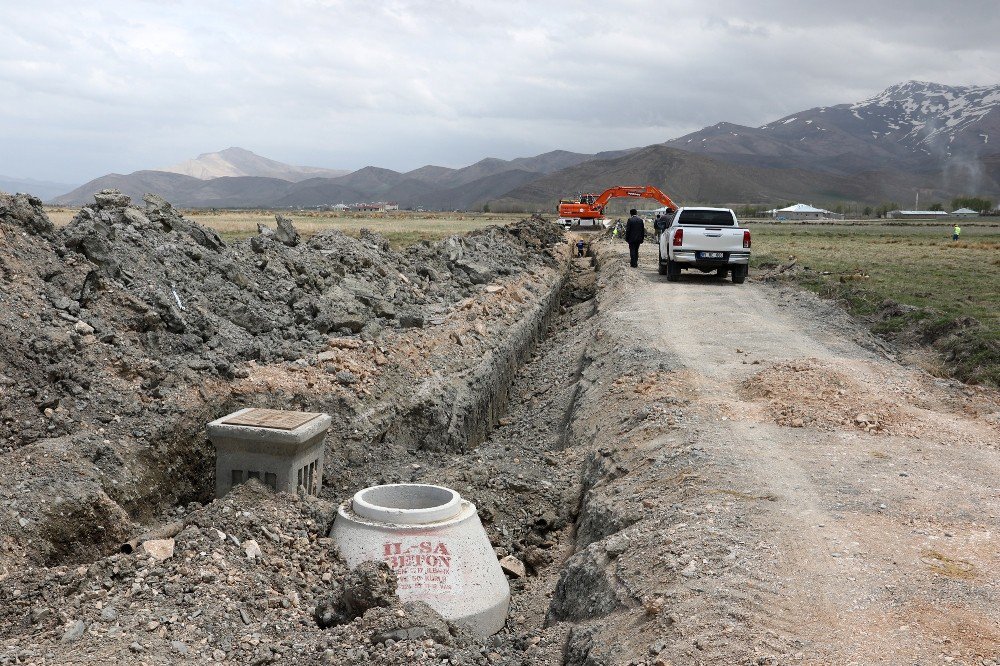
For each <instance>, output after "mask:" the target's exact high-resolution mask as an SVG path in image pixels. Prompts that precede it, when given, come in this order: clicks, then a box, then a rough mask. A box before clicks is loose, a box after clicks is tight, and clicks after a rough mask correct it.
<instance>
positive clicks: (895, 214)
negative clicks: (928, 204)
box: [885, 210, 948, 220]
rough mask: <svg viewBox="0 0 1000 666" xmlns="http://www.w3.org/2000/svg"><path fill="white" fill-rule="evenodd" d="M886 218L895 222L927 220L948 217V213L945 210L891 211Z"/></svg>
mask: <svg viewBox="0 0 1000 666" xmlns="http://www.w3.org/2000/svg"><path fill="white" fill-rule="evenodd" d="M885 216H886V217H889V218H892V219H894V220H914V219H920V220H926V219H928V218H935V217H948V213H947V212H945V211H943V210H890V211H889V212H888V213H886V214H885Z"/></svg>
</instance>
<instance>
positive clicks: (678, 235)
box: [674, 229, 684, 247]
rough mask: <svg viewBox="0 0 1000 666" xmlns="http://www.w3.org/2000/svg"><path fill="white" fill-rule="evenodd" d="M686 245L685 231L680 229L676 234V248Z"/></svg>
mask: <svg viewBox="0 0 1000 666" xmlns="http://www.w3.org/2000/svg"><path fill="white" fill-rule="evenodd" d="M683 244H684V230H683V229H678V230H677V231H675V232H674V247H680V246H681V245H683Z"/></svg>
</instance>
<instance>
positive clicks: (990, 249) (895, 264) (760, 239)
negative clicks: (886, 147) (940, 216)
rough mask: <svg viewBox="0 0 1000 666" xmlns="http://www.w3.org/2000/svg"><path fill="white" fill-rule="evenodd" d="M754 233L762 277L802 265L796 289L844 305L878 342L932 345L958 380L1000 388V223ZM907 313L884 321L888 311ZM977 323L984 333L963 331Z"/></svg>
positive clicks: (821, 226) (761, 228)
mask: <svg viewBox="0 0 1000 666" xmlns="http://www.w3.org/2000/svg"><path fill="white" fill-rule="evenodd" d="M959 223H960V225H961V227H962V236H961V240H960V241H958V242H955V241H952V240H951V225H950V223H949V224H941V223H940V222H928V223H919V222H899V223H893V222H883V221H879V222H877V223H876V222H870V223H865V222H859V223H838V224H829V223H808V224H800V223H790V222H786V223H780V224H750V225H749V226H750V228H751V229H752V231H753V234H754V257H753V264H752V265H753V266H754V267H755V268H756V270H755V271H754V274H755V276H758V277H759V276H761V275H765V274H767V273H768V272H773V271H774V267H777V266H783V265H787V264H789V263H790V261H791V259H792V258H794V259H795V260H796V265H795V267H794V268H793V269H791V270H788V271H787V272H786V273H785V276H787V277H788V278H789V279H791V280H794V281H795V282H797V283H798V284H801V285H802V286H804V287H806V288H808V289H811V290H813V291H815V292H817V293H819V294H821V295H823V296H826V297H831V298H838V299H842V300H843V301H844V302H846V304H847V305H848V307H849V308H850V310H851V311H852V312H853V313H854V314H857V315H859V316H861V317H865V318H868V319H869V320H870V321H872V323H873V328H874V329H875V330H876V331H877V332H880V333H885V334H889V335H893V334H899V335H900V336H901V337H903V336H906V339H907V340H910V339H911V338H914V337H916V338H918V339H917V340H911V341H916V342H925V343H933V344H935V346H936V347H938V349H939V350H940V351H942V352H943V353H945V356H946V358H948V359H949V363H948V365H949V368H950V370H951V371H952V372H954V373H955V374H956V376H958V377H960V378H962V379H965V380H968V381H978V382H988V383H992V384H998V385H1000V351H998V350H1000V220H997V219H989V218H977V219H974V220H961V221H960V222H959ZM887 299H891V300H892V301H895V302H897V303H900V304H903V305H904V306H915V308H916V309H912V310H911V309H909V308H903V310H904V311H903V312H900V313H896V314H889V315H887V314H886V313H887V311H889V310H890V309H889V308H886V307H885V301H886V300H887ZM964 317H973V318H974V319H976V320H977V321H978V322H979V325H978V326H975V325H970V324H969V322H965V324H964V325H963V326H960V327H959V329H960V333H959V334H956V325H957V322H959V321H960V320H961V319H962V318H964Z"/></svg>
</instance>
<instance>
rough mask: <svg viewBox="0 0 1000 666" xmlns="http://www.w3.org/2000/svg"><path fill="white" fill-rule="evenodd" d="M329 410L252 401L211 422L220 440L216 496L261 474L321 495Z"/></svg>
mask: <svg viewBox="0 0 1000 666" xmlns="http://www.w3.org/2000/svg"><path fill="white" fill-rule="evenodd" d="M329 428H330V415H329V414H320V413H316V412H286V411H283V410H278V409H258V408H255V407H248V408H246V409H241V410H240V411H238V412H233V413H232V414H229V415H228V416H223V417H222V418H221V419H217V420H215V421H212V422H211V423H209V424H208V438H209V439H210V440H212V443H213V444H214V445H215V450H216V459H215V496H216V497H222V496H223V495H225V494H226V493H228V492H229V491H230V490H231V489H232V488H233V486H237V485H239V484H241V483H243V482H245V481H247V480H249V479H259V480H260V482H261V483H263V484H264V485H267V486H270V487H271V488H272V489H274V490H277V491H283V492H289V493H294V492H296V490H297V489H298V488H299V486H301V487H303V488H304V489H305V491H306V492H307V493H309V494H310V495H318V494H319V491H320V488H321V487H322V482H323V452H324V447H323V438H324V437H325V436H326V431H327V430H328V429H329Z"/></svg>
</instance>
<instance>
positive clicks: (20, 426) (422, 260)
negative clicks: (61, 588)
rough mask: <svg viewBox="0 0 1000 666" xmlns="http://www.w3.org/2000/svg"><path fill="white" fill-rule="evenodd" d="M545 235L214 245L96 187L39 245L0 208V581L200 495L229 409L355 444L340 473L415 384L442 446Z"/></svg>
mask: <svg viewBox="0 0 1000 666" xmlns="http://www.w3.org/2000/svg"><path fill="white" fill-rule="evenodd" d="M279 217H280V216H279ZM561 239H562V235H561V231H560V230H558V229H556V228H554V227H553V225H550V224H547V223H545V222H541V221H537V220H525V221H522V222H520V223H517V224H513V225H509V226H507V227H504V228H499V227H490V228H486V229H482V230H479V231H477V232H475V233H472V234H469V235H468V236H461V237H459V236H456V237H452V238H448V239H446V240H444V241H442V242H439V243H423V244H421V245H418V246H416V247H413V248H410V249H408V250H405V251H402V252H395V251H393V250H391V249H390V248H389V244H388V243H387V242H386V241H385V239H383V238H382V237H381V236H379V235H378V234H376V233H374V232H371V231H366V232H363V233H362V234H361V237H360V238H358V239H355V238H351V237H349V236H346V235H345V234H343V233H340V232H336V231H331V232H325V233H320V234H317V235H316V236H314V237H312V238H311V239H310V240H309V241H308V242H302V241H301V239H299V237H298V235H297V233H296V232H295V230H294V228H293V227H292V226H291V225H290V223H288V221H287V220H284V219H283V218H282V219H279V220H278V224H277V230H271V229H265V228H262V229H261V231H260V234H259V235H258V236H255V237H253V238H250V239H247V240H240V241H235V242H231V243H226V242H224V241H223V240H222V239H221V238H220V237H219V236H218V235H217V234H216V233H215V232H214V231H212V230H211V229H209V228H206V227H202V226H200V225H198V224H195V223H193V222H190V221H189V220H187V219H185V218H184V217H183V216H182V215H181V214H180V213H179V212H178V211H176V210H175V209H174V208H173V207H172V206H171V205H170V204H169V203H167V202H166V201H164V200H163V199H161V198H159V197H156V196H151V195H150V196H147V197H146V198H145V204H144V205H143V206H135V205H133V204H132V203H131V201H130V200H129V199H128V197H126V196H124V195H122V194H121V193H120V192H116V191H105V192H101V193H98V194H97V195H96V196H95V204H94V205H92V206H88V207H86V208H83V209H82V210H81V211H80V213H79V214H78V215H77V216H76V217H75V218H74V219H73V221H72V222H71V223H70V224H69V225H68V226H67V227H65V228H64V229H61V230H55V229H54V228H53V226H52V224H51V223H50V222H49V220H48V219H47V217H46V216H45V213H44V211H43V210H42V206H41V202H40V201H39V200H38V199H35V198H32V197H28V196H24V195H18V196H16V197H12V196H8V195H0V402H2V404H3V409H2V413H0V474H6V475H8V476H9V477H10V478H16V479H17V483H16V484H6V485H2V486H0V501H2V502H3V503H4V504H5V506H7V507H8V510H7V511H5V512H3V513H0V575H3V574H4V573H5V572H7V571H9V570H13V569H16V568H17V567H18V566H19V564H20V563H21V562H24V561H25V560H27V561H33V562H36V563H44V564H56V563H75V562H87V561H91V560H92V559H93V557H94V556H95V555H96V554H97V553H100V552H107V549H108V548H109V547H110V546H113V544H114V542H115V541H116V540H118V539H120V538H121V535H122V533H123V532H127V531H129V530H131V529H133V521H140V522H143V521H150V520H153V519H155V518H156V516H157V515H158V514H159V512H160V511H161V510H162V508H164V507H169V506H173V505H177V504H185V503H187V502H189V501H193V500H198V501H205V500H206V499H208V498H209V497H210V496H211V492H212V490H211V480H212V477H213V471H212V465H213V451H212V449H211V446H210V445H209V444H208V442H207V440H205V438H204V435H203V426H204V424H205V423H206V422H208V421H209V420H212V419H213V418H217V417H218V416H221V415H222V414H225V413H226V412H227V411H232V410H233V409H235V408H236V407H238V406H243V405H244V404H256V405H258V406H275V407H279V408H285V409H289V408H291V409H295V408H306V409H310V410H314V411H327V412H330V413H331V414H333V415H334V416H335V421H336V423H335V428H334V430H335V431H336V433H337V434H336V435H331V440H333V441H334V442H335V443H339V442H340V441H341V438H348V439H354V440H357V441H352V443H350V444H347V445H345V446H346V448H347V456H346V460H343V461H342V464H345V465H347V464H349V461H350V460H352V459H354V458H355V456H356V455H358V454H357V453H356V452H357V450H358V448H359V443H360V442H363V441H367V440H369V439H370V438H372V437H376V436H380V437H384V432H385V430H386V429H388V427H389V425H387V423H388V424H392V423H394V422H396V423H398V422H399V419H396V418H395V417H396V416H397V411H398V410H402V409H405V408H407V404H408V403H407V401H408V400H412V399H413V395H414V394H415V391H414V387H415V386H422V385H423V386H426V385H427V383H426V380H427V378H428V377H436V378H437V382H438V385H440V386H442V387H444V388H440V390H436V392H435V391H430V392H429V397H428V398H427V401H426V402H428V403H433V404H428V405H427V408H428V409H430V408H433V409H435V410H436V411H435V412H434V413H435V414H437V417H438V418H437V421H435V422H434V424H433V425H434V427H435V428H437V429H438V430H441V431H444V432H447V433H448V436H449V437H450V438H452V439H455V440H458V439H460V438H461V436H462V432H461V431H460V430H459V429H458V428H456V427H455V425H454V423H453V422H454V421H456V420H462V419H465V420H468V416H467V414H466V413H465V412H463V411H462V410H463V409H466V410H473V409H474V408H477V406H476V405H472V406H468V405H464V404H457V405H456V404H455V403H456V400H451V401H448V400H447V398H448V396H455V395H458V396H459V397H461V395H462V394H461V390H460V388H456V387H454V386H451V384H450V382H453V380H454V375H455V374H458V375H460V374H461V373H462V372H463V371H465V370H467V369H468V368H469V367H470V366H471V365H473V364H477V363H478V364H482V363H483V362H484V359H486V360H489V359H491V358H493V357H492V356H491V355H490V354H489V353H488V351H489V350H491V349H493V348H495V347H498V346H499V345H500V344H501V343H504V342H505V341H503V340H497V341H494V340H492V339H486V337H485V336H481V335H480V334H479V333H478V331H483V332H485V331H487V330H488V328H492V329H494V330H499V327H501V326H502V327H505V328H506V329H507V330H514V329H516V327H517V325H518V323H519V322H520V321H521V320H523V319H524V315H525V313H526V312H528V311H530V309H531V308H533V307H535V308H537V307H538V305H537V303H538V301H539V299H541V298H542V296H543V292H544V290H542V289H538V290H537V293H535V292H533V291H532V290H531V289H533V288H535V287H531V288H528V287H522V286H517V285H518V284H519V283H520V284H524V285H528V284H529V283H539V284H540V283H543V282H545V280H552V279H553V278H552V276H553V275H555V274H558V273H559V268H558V267H559V266H560V264H559V261H557V260H556V259H555V256H556V252H557V251H556V249H555V245H556V244H557V243H560V242H561ZM543 275H544V276H545V278H544V279H542V278H541V276H543ZM508 285H509V286H508ZM536 286H537V285H536ZM463 322H464V323H463ZM460 325H461V326H460ZM529 328H530V327H529ZM456 329H460V330H456ZM462 331H466V332H464V333H463V332H462ZM525 334H526V335H529V336H530V335H531V331H530V330H528V331H526V333H525ZM451 335H457V336H459V339H461V340H464V342H465V344H464V345H461V344H460V345H455V344H454V343H453V342H452V338H451V337H449V336H451ZM529 340H530V337H529ZM494 343H495V344H494ZM495 362H496V363H501V364H505V363H506V361H505V360H504V359H503V358H502V357H500V356H498V357H497V358H496V359H495ZM484 372H485V370H484ZM421 382H424V384H421ZM380 400H381V401H382V402H379V401H380ZM457 402H459V403H461V401H457ZM382 403H386V404H388V407H387V408H385V409H383V408H382V407H383V405H382ZM439 403H441V404H443V405H445V406H444V407H442V406H441V404H439ZM394 410H396V411H394ZM370 414H379V415H380V416H381V418H382V421H384V422H385V423H383V422H375V419H372V418H370V417H369V416H367V415H370ZM488 426H489V423H488V422H487V423H485V424H484V425H483V427H484V428H488ZM427 430H430V428H428V429H427ZM373 431H376V432H373ZM404 434H405V433H404ZM402 439H403V436H402V435H401V436H400V440H401V442H402ZM387 444H388V443H387ZM395 446H397V447H403V446H405V444H404V443H399V444H395ZM340 458H341V456H338V457H337V459H336V460H335V461H333V464H338V463H341V460H340ZM95 516H96V517H100V520H97V521H96V524H98V525H100V530H99V531H96V529H95V528H93V525H94V524H95V521H94V520H92V519H93V517H95Z"/></svg>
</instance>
